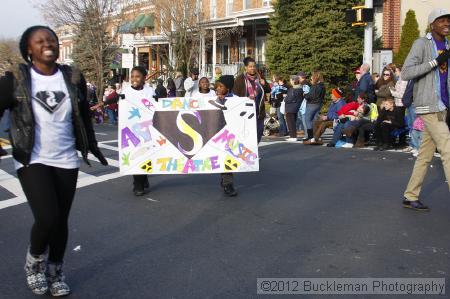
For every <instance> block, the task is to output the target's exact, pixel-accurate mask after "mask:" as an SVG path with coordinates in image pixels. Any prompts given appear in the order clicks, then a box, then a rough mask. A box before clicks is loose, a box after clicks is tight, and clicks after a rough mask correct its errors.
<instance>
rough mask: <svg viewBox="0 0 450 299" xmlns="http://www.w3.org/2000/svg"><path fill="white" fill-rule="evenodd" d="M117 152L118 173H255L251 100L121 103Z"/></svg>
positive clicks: (255, 148)
mask: <svg viewBox="0 0 450 299" xmlns="http://www.w3.org/2000/svg"><path fill="white" fill-rule="evenodd" d="M119 147H120V149H119V155H120V157H119V158H120V172H121V173H122V174H191V173H195V174H199V173H223V172H248V171H258V170H259V162H258V161H259V159H258V145H257V139H256V112H255V105H254V101H252V100H250V99H248V98H239V97H232V98H227V99H226V100H225V102H224V103H223V102H221V101H220V100H218V99H217V98H215V97H208V98H169V99H159V101H158V102H156V101H155V100H154V99H141V98H126V99H124V100H121V101H120V102H119Z"/></svg>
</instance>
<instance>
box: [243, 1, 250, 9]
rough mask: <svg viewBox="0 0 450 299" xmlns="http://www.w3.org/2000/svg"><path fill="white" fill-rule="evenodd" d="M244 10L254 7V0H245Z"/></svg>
mask: <svg viewBox="0 0 450 299" xmlns="http://www.w3.org/2000/svg"><path fill="white" fill-rule="evenodd" d="M243 3H244V10H245V9H250V8H252V0H243Z"/></svg>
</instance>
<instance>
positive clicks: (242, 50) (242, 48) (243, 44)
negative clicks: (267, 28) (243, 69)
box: [239, 39, 247, 61]
mask: <svg viewBox="0 0 450 299" xmlns="http://www.w3.org/2000/svg"><path fill="white" fill-rule="evenodd" d="M246 56H247V41H246V40H245V39H241V40H239V61H243V60H244V58H245V57H246Z"/></svg>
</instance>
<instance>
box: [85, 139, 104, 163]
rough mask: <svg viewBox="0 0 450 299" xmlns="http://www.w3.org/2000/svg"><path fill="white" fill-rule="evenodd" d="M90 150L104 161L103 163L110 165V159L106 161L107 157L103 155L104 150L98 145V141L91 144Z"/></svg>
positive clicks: (101, 161)
mask: <svg viewBox="0 0 450 299" xmlns="http://www.w3.org/2000/svg"><path fill="white" fill-rule="evenodd" d="M89 150H90V151H91V153H92V154H93V155H94V156H95V157H96V158H97V159H98V160H99V161H100V163H102V165H105V166H106V165H108V161H106V159H105V157H104V156H103V154H102V152H101V151H100V149H99V148H98V146H97V143H91V144H90V145H89Z"/></svg>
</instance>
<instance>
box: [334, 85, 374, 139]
mask: <svg viewBox="0 0 450 299" xmlns="http://www.w3.org/2000/svg"><path fill="white" fill-rule="evenodd" d="M367 98H368V97H367V94H365V93H361V94H360V95H359V96H358V98H357V102H351V103H348V104H346V105H344V106H343V107H342V108H341V109H340V110H339V111H338V117H339V122H338V123H337V124H336V126H335V128H334V133H333V139H332V140H331V142H330V143H328V144H327V146H328V147H334V146H335V145H336V143H337V142H338V141H339V139H341V136H342V130H343V129H345V128H347V127H350V126H351V125H356V123H357V122H356V121H357V119H355V117H356V116H357V115H358V111H357V110H358V107H360V106H363V105H364V104H365V103H366V100H367Z"/></svg>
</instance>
